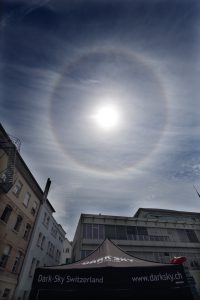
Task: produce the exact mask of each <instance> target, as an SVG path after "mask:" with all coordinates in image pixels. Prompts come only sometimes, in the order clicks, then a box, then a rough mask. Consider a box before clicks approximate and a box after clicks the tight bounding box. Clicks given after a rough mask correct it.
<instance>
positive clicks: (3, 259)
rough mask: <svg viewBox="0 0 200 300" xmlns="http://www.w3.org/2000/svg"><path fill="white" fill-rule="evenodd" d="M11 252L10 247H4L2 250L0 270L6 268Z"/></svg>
mask: <svg viewBox="0 0 200 300" xmlns="http://www.w3.org/2000/svg"><path fill="white" fill-rule="evenodd" d="M11 250H12V247H11V246H10V245H7V246H5V248H4V250H3V254H2V255H1V257H0V267H1V268H5V267H6V264H7V262H8V258H9V256H10V253H11Z"/></svg>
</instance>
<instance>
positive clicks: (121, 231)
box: [116, 226, 127, 240]
mask: <svg viewBox="0 0 200 300" xmlns="http://www.w3.org/2000/svg"><path fill="white" fill-rule="evenodd" d="M116 238H117V240H127V235H126V226H116Z"/></svg>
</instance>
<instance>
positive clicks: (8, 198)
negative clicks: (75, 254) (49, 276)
mask: <svg viewBox="0 0 200 300" xmlns="http://www.w3.org/2000/svg"><path fill="white" fill-rule="evenodd" d="M42 200H43V191H42V190H41V188H40V187H39V185H38V183H37V182H36V180H35V179H34V177H33V175H32V174H31V172H30V171H29V169H28V167H27V165H26V164H25V162H24V161H23V159H22V157H21V156H20V154H19V152H18V149H17V147H16V146H15V145H14V143H13V142H12V140H11V139H10V138H9V136H8V135H7V133H6V132H5V130H4V129H3V127H2V126H0V299H4V300H5V299H12V298H13V294H14V291H15V288H16V285H17V283H18V276H19V273H20V270H21V267H22V264H23V260H24V257H25V253H26V250H27V247H28V244H29V240H30V237H31V233H32V229H33V227H34V222H35V219H36V216H37V212H38V209H39V207H40V205H41V203H42Z"/></svg>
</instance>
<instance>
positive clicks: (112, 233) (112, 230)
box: [105, 225, 116, 239]
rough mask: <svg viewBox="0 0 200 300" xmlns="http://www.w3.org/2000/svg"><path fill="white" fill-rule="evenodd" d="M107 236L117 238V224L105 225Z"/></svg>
mask: <svg viewBox="0 0 200 300" xmlns="http://www.w3.org/2000/svg"><path fill="white" fill-rule="evenodd" d="M105 237H107V238H110V239H116V226H115V225H106V226H105Z"/></svg>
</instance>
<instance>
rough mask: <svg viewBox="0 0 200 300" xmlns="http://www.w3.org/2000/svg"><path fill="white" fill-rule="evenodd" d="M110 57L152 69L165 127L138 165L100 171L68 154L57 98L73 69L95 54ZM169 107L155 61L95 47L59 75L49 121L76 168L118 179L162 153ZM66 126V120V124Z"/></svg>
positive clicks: (61, 146) (129, 53)
mask: <svg viewBox="0 0 200 300" xmlns="http://www.w3.org/2000/svg"><path fill="white" fill-rule="evenodd" d="M96 54H100V55H107V54H116V55H121V56H122V57H125V58H126V59H128V60H129V61H130V62H131V61H137V62H138V63H139V64H141V65H142V66H143V67H144V68H146V69H148V70H150V72H151V74H152V76H153V77H154V80H155V82H156V84H157V86H158V89H159V93H160V94H161V95H162V101H163V111H164V116H165V120H164V122H163V126H162V128H161V129H160V132H159V136H158V137H157V140H156V143H155V144H154V145H153V146H152V147H151V149H150V150H149V151H147V153H146V154H145V155H143V156H141V157H140V159H139V160H138V161H137V162H134V163H132V164H125V165H124V166H123V165H122V166H120V168H118V169H111V170H107V169H104V168H103V167H101V168H99V167H96V166H94V165H93V164H92V163H91V164H90V163H88V162H87V163H86V162H85V161H84V160H82V159H81V158H80V157H77V156H75V155H74V154H73V151H69V149H67V147H66V146H65V144H64V141H63V139H62V135H60V134H59V130H60V127H58V126H57V125H56V122H55V120H54V118H55V110H54V105H55V102H54V101H55V98H56V95H57V94H58V91H59V89H60V86H61V85H62V83H63V81H64V80H65V76H66V74H69V75H70V70H71V69H73V68H74V67H76V66H78V65H80V64H81V62H82V61H84V60H85V59H88V57H91V56H92V55H96ZM56 105H59V102H57V104H56ZM168 110H169V105H168V98H167V93H166V91H165V85H164V81H163V79H162V77H161V75H160V73H159V71H158V70H157V67H156V66H155V64H154V63H152V61H151V60H150V59H149V58H148V57H147V56H144V55H141V54H138V53H136V52H133V51H132V50H131V49H126V48H119V47H118V48H115V49H114V48H112V47H96V48H93V49H86V50H82V51H80V53H79V54H77V55H75V56H74V57H72V58H71V59H70V60H69V61H68V62H67V63H66V64H65V65H64V68H63V70H62V71H61V72H60V74H59V75H58V78H57V80H56V81H55V83H54V88H53V92H52V95H51V97H50V106H49V122H50V127H51V130H52V133H53V136H54V139H55V141H56V144H57V146H58V147H60V149H62V151H63V153H64V155H65V156H66V159H67V161H70V162H71V163H72V164H73V165H74V166H75V167H76V168H78V169H79V170H80V171H83V172H87V173H89V174H92V175H97V176H107V177H112V178H113V177H116V176H123V175H127V174H129V173H132V172H134V171H137V170H139V169H140V168H141V167H142V166H144V165H145V164H146V163H147V162H149V161H150V159H151V158H153V154H154V153H156V152H157V151H158V150H159V145H160V144H161V143H160V142H161V139H163V138H164V134H165V130H166V128H167V125H168V114H169V112H168ZM66 123H67V121H66Z"/></svg>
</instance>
